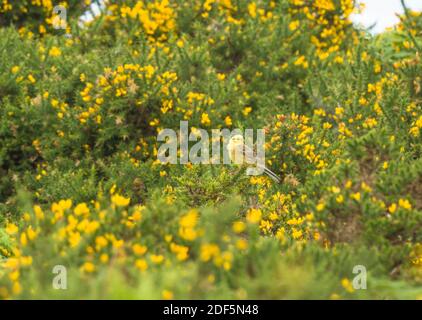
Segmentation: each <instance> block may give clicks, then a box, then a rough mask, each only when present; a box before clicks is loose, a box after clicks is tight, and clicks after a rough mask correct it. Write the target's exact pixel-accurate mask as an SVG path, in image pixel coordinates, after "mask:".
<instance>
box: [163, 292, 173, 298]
mask: <svg viewBox="0 0 422 320" xmlns="http://www.w3.org/2000/svg"><path fill="white" fill-rule="evenodd" d="M161 296H162V297H163V299H164V300H172V299H173V292H171V291H169V290H163V292H162V293H161Z"/></svg>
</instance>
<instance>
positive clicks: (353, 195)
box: [350, 192, 360, 202]
mask: <svg viewBox="0 0 422 320" xmlns="http://www.w3.org/2000/svg"><path fill="white" fill-rule="evenodd" d="M350 198H352V199H354V200H356V201H358V202H359V201H360V192H356V193H352V194H351V195H350Z"/></svg>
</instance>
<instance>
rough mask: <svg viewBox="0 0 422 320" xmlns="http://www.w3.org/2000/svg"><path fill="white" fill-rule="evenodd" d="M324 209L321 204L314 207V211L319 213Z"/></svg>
mask: <svg viewBox="0 0 422 320" xmlns="http://www.w3.org/2000/svg"><path fill="white" fill-rule="evenodd" d="M324 208H325V205H324V204H323V203H318V204H317V206H316V210H317V211H319V212H320V211H322V210H324Z"/></svg>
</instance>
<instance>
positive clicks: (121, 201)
mask: <svg viewBox="0 0 422 320" xmlns="http://www.w3.org/2000/svg"><path fill="white" fill-rule="evenodd" d="M111 202H113V203H114V204H115V205H116V206H118V207H126V206H128V205H129V203H130V198H125V197H123V196H121V195H119V194H115V195H113V196H112V197H111Z"/></svg>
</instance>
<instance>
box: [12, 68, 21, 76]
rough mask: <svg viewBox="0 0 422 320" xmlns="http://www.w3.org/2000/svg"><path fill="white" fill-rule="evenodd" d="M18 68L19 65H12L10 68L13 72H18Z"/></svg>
mask: <svg viewBox="0 0 422 320" xmlns="http://www.w3.org/2000/svg"><path fill="white" fill-rule="evenodd" d="M19 70H20V67H19V66H13V67H12V69H11V71H12V73H13V74H15V73H18V72H19Z"/></svg>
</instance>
